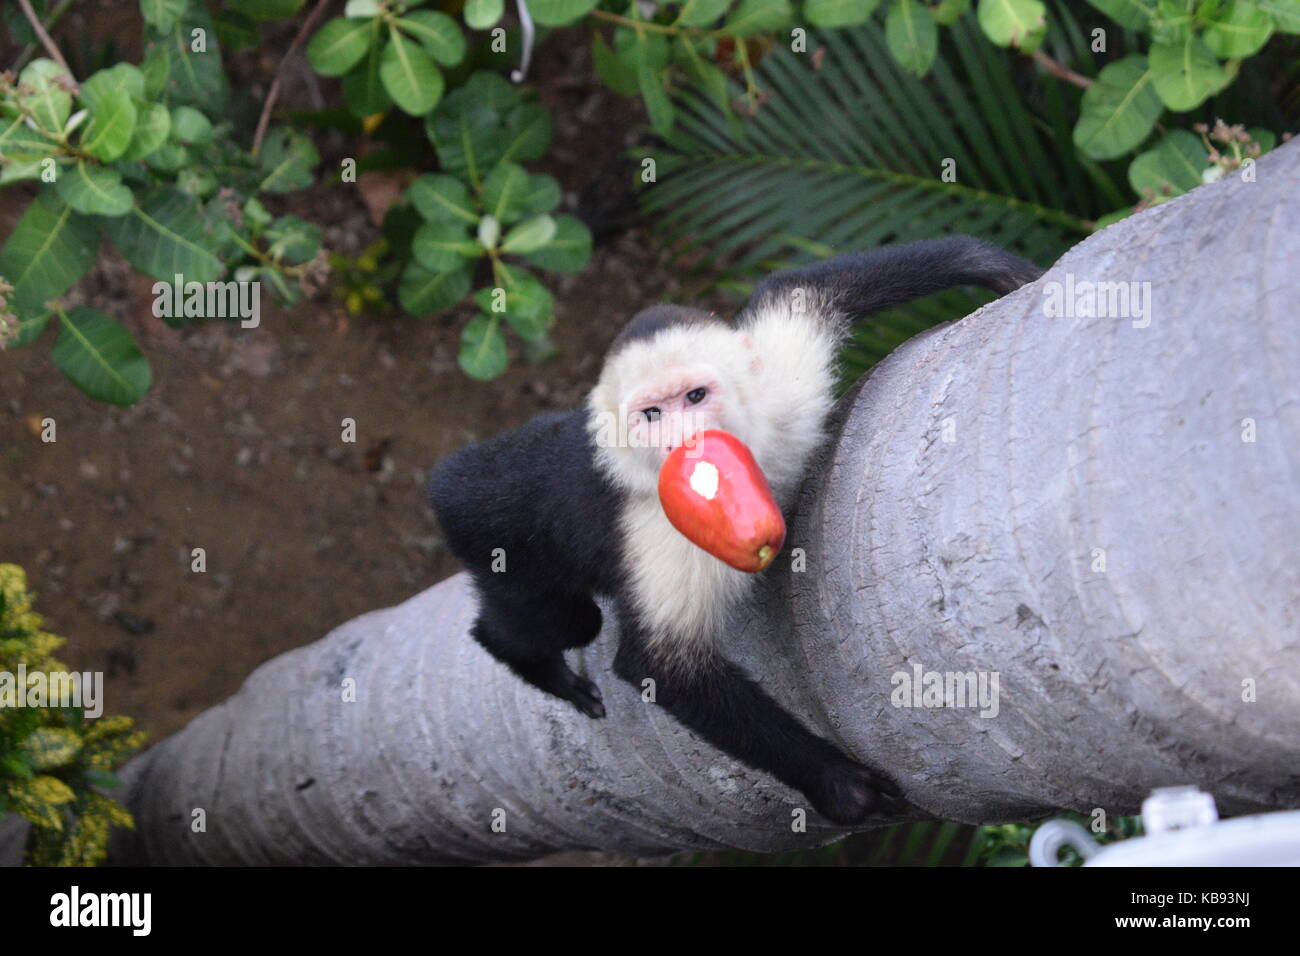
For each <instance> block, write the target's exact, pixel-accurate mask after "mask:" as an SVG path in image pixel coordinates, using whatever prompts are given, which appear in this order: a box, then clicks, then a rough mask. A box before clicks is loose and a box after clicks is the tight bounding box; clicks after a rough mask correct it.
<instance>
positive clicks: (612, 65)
mask: <svg viewBox="0 0 1300 956" xmlns="http://www.w3.org/2000/svg"><path fill="white" fill-rule="evenodd" d="M591 58H592V62H593V63H594V64H595V67H596V75H597V76H599V77H600V78H601V80H602V81H603V82H604V83H605V85H606V86H608V87H609V88H610V89H611V90H613V91H614V92H615V93H621V94H622V95H623V96H635V95H636V94H637V93H638V92H640V89H641V88H640V86H639V85H638V84H637V75H636V70H634V69H631V68H630V67H628V65H627V64H626V63H624V62H623V61H622V60H621V59H620V58H619V57H618V56H617V55H616V54H615V53H614V51H613V50H611V49H610V48H609V44H608V43H606V42H605V38H604V37H603V36H602V35H601V34H600V32H599V31H595V30H593V31H592V34H591Z"/></svg>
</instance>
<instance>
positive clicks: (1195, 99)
mask: <svg viewBox="0 0 1300 956" xmlns="http://www.w3.org/2000/svg"><path fill="white" fill-rule="evenodd" d="M1149 57H1150V62H1151V75H1152V78H1153V80H1154V83H1155V89H1156V93H1157V94H1158V95H1159V96H1160V99H1161V100H1162V101H1164V104H1165V106H1168V107H1169V108H1170V109H1171V110H1177V111H1179V112H1184V111H1186V110H1190V109H1194V108H1195V107H1197V106H1200V105H1201V104H1202V103H1204V102H1205V101H1206V100H1207V99H1209V97H1210V96H1212V95H1213V94H1214V93H1216V92H1217V91H1218V90H1219V89H1220V88H1222V86H1223V85H1224V83H1225V82H1226V77H1225V75H1224V72H1223V67H1221V66H1220V65H1219V61H1218V60H1216V59H1215V58H1214V55H1213V54H1212V53H1210V51H1209V50H1207V49H1206V48H1205V44H1204V43H1202V42H1201V39H1200V37H1198V36H1197V35H1196V34H1194V33H1188V34H1187V36H1186V37H1184V38H1183V40H1182V41H1180V42H1177V43H1160V42H1156V43H1153V44H1151V51H1150V53H1149Z"/></svg>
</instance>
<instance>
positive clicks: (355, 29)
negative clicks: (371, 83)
mask: <svg viewBox="0 0 1300 956" xmlns="http://www.w3.org/2000/svg"><path fill="white" fill-rule="evenodd" d="M374 38H375V31H374V30H373V29H372V26H371V23H370V21H368V20H347V19H345V18H343V17H337V18H335V19H333V20H330V21H329V22H328V23H326V24H325V25H324V26H323V27H321V28H320V29H319V30H317V31H316V35H315V36H313V37H312V38H311V42H310V43H308V44H307V62H309V63H310V64H311V68H312V69H313V70H315V71H316V72H317V73H319V74H321V76H342V75H343V74H345V73H347V72H348V70H350V69H352V68H353V67H354V66H356V65H357V64H358V63H360V62H361V58H362V57H363V56H365V55H366V51H367V50H368V49H370V44H371V42H372V41H373V40H374Z"/></svg>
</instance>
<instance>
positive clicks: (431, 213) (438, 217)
mask: <svg viewBox="0 0 1300 956" xmlns="http://www.w3.org/2000/svg"><path fill="white" fill-rule="evenodd" d="M406 198H407V199H409V200H410V201H411V204H412V205H414V206H415V208H416V210H417V211H418V212H419V213H420V215H421V216H422V217H424V218H425V219H427V220H428V221H429V222H445V221H447V220H461V221H463V222H467V223H470V224H471V225H472V224H474V223H476V222H478V218H479V217H478V209H477V208H476V207H475V205H474V201H473V200H472V199H471V198H470V195H469V190H468V189H467V188H465V184H464V183H462V182H461V181H460V180H459V179H457V178H456V177H455V176H447V175H445V174H441V173H430V174H426V175H424V176H421V177H420V178H419V179H417V180H416V181H415V182H413V183H411V185H410V186H409V187H408V188H407V190H406Z"/></svg>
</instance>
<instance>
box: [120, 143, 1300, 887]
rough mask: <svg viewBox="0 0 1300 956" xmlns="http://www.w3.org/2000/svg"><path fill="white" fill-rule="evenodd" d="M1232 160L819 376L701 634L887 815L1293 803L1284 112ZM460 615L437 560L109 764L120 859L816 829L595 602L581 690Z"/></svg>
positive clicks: (425, 853)
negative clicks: (526, 665) (851, 757)
mask: <svg viewBox="0 0 1300 956" xmlns="http://www.w3.org/2000/svg"><path fill="white" fill-rule="evenodd" d="M1257 175H1258V182H1242V181H1240V179H1239V177H1238V176H1235V175H1234V176H1231V177H1229V180H1228V181H1225V182H1223V183H1219V184H1216V185H1213V186H1207V187H1203V188H1200V189H1197V190H1195V191H1194V192H1192V193H1191V194H1189V195H1188V196H1186V197H1183V198H1180V199H1177V200H1174V201H1172V202H1169V203H1166V204H1164V205H1161V206H1158V207H1156V208H1154V209H1152V210H1150V211H1148V212H1145V213H1143V214H1141V215H1138V216H1134V217H1131V218H1130V219H1128V220H1125V221H1123V222H1120V223H1118V224H1116V225H1114V226H1111V227H1110V228H1108V229H1106V230H1104V231H1103V232H1101V233H1099V234H1097V235H1096V236H1094V237H1092V238H1090V239H1088V240H1087V241H1086V242H1084V243H1082V244H1081V245H1080V246H1078V247H1077V248H1075V249H1074V250H1072V251H1071V252H1070V253H1069V254H1068V255H1066V256H1065V257H1064V258H1063V259H1062V260H1061V261H1060V262H1059V263H1057V265H1056V266H1055V267H1054V268H1053V269H1052V270H1051V272H1049V273H1048V274H1047V275H1046V276H1045V277H1044V278H1043V279H1042V280H1040V281H1039V282H1038V283H1035V284H1034V285H1033V286H1030V287H1027V288H1025V289H1021V290H1020V291H1018V292H1016V293H1014V294H1012V295H1010V296H1007V297H1005V298H1003V299H1001V300H999V301H998V302H996V303H993V304H991V305H989V306H986V307H985V308H983V309H981V310H980V311H979V312H978V313H976V314H975V315H973V316H971V317H969V318H967V319H965V320H963V321H961V322H959V323H955V324H952V325H949V326H946V327H943V328H939V329H935V330H932V331H930V332H927V333H926V334H924V335H920V336H917V337H916V338H914V339H912V340H911V341H909V342H907V343H906V344H905V345H903V346H902V347H901V348H899V349H898V350H897V351H896V352H895V353H894V354H893V355H892V356H890V357H889V359H888V360H887V361H885V362H884V363H882V364H881V365H880V366H879V367H878V368H877V369H876V370H875V371H874V373H873V374H872V375H871V376H870V377H869V379H868V380H867V381H866V382H865V383H864V384H863V385H862V386H861V387H859V388H858V389H856V390H855V391H854V392H853V393H852V394H851V395H850V396H849V398H848V399H846V401H845V403H843V404H842V406H841V409H842V414H843V426H842V430H841V431H840V433H839V434H838V437H837V439H836V440H835V441H834V442H833V443H832V448H830V449H829V450H828V453H827V454H826V455H825V456H824V458H823V459H822V460H821V461H820V462H819V463H818V464H817V465H816V466H815V467H814V469H813V471H812V473H811V474H810V477H809V480H808V482H807V483H806V485H805V487H804V490H803V495H802V497H801V501H800V505H799V507H798V508H797V514H795V515H792V516H791V518H792V520H791V522H790V533H789V537H788V539H787V546H786V547H787V554H786V557H787V560H786V561H781V560H778V562H777V565H776V566H774V567H773V569H772V571H771V572H769V573H768V574H767V575H765V577H764V580H763V581H762V582H761V585H760V589H759V596H758V599H757V600H756V601H755V602H754V603H753V605H752V606H750V607H747V608H746V609H745V610H744V613H742V614H740V615H739V616H738V619H737V620H735V621H734V622H733V624H732V627H731V628H730V629H729V631H728V633H727V634H726V635H724V636H723V638H722V645H723V647H724V648H725V649H726V652H727V653H728V654H729V655H730V656H732V657H733V658H734V659H735V660H737V662H739V663H741V664H742V665H743V666H744V667H746V668H747V669H748V670H749V671H750V673H752V674H754V675H755V676H757V677H760V678H761V680H762V682H763V684H764V686H765V687H767V688H768V689H769V691H770V692H771V693H772V694H774V695H775V696H776V697H777V698H778V699H780V700H782V701H784V702H785V703H786V704H787V706H789V707H790V708H792V709H793V710H794V711H795V712H796V713H798V714H800V715H801V716H802V717H803V718H804V719H806V720H807V721H809V722H810V723H811V724H812V725H813V726H814V727H816V728H819V729H820V731H821V732H823V733H825V734H827V735H829V736H831V737H832V738H834V739H836V740H838V741H840V742H841V743H842V745H843V746H844V747H845V749H846V750H847V751H849V752H850V753H853V754H855V755H857V757H858V758H860V759H862V760H863V761H865V762H868V763H871V764H873V765H875V766H877V767H880V768H881V769H883V770H884V771H886V772H888V773H889V774H891V775H892V776H893V777H894V778H895V779H897V780H898V781H899V782H900V783H901V785H902V787H903V788H904V790H905V793H906V795H907V798H908V800H909V801H910V802H911V803H912V804H914V805H915V807H916V810H915V814H914V815H913V817H912V818H914V819H919V818H924V817H926V816H928V815H933V816H935V817H942V818H945V819H953V820H963V821H972V822H976V821H978V822H993V821H1004V820H1012V819H1022V818H1025V817H1030V816H1034V815H1037V814H1042V813H1045V812H1047V811H1049V810H1051V809H1053V808H1058V807H1066V808H1072V809H1076V810H1083V811H1088V810H1092V809H1093V808H1095V807H1101V808H1104V809H1105V810H1106V811H1107V812H1109V813H1129V812H1133V811H1134V810H1135V809H1136V808H1137V807H1138V804H1139V802H1140V800H1141V799H1142V797H1143V796H1144V795H1145V794H1146V792H1147V791H1148V790H1149V789H1150V788H1152V787H1157V786H1162V785H1169V784H1179V783H1195V784H1198V785H1200V786H1201V787H1202V788H1205V789H1207V790H1209V791H1211V792H1213V793H1214V795H1215V796H1216V798H1217V799H1218V800H1219V804H1220V807H1221V809H1222V810H1224V811H1226V812H1241V811H1246V810H1262V809H1278V808H1282V807H1296V806H1300V776H1298V775H1297V768H1300V561H1297V560H1296V558H1297V550H1298V547H1300V500H1298V490H1297V489H1300V378H1298V376H1297V373H1298V372H1300V332H1298V331H1297V317H1296V308H1297V304H1298V303H1300V229H1298V228H1297V222H1300V144H1294V143H1293V144H1289V145H1287V146H1284V147H1282V148H1281V149H1279V150H1278V151H1276V152H1275V153H1274V154H1272V155H1270V156H1267V157H1265V158H1264V159H1263V161H1262V162H1260V164H1259V165H1258V168H1257ZM1067 281H1073V283H1074V286H1073V288H1074V289H1075V290H1076V291H1077V289H1078V288H1079V283H1082V282H1085V281H1104V282H1112V283H1113V282H1130V281H1132V282H1137V283H1149V284H1148V285H1146V286H1142V287H1140V288H1143V289H1145V290H1146V291H1145V292H1144V294H1143V295H1144V297H1143V299H1142V300H1140V304H1141V305H1149V306H1150V312H1149V324H1146V322H1145V321H1144V320H1143V319H1142V318H1140V317H1139V318H1131V317H1128V316H1126V317H1121V318H1087V317H1076V316H1073V315H1067V316H1063V317H1054V318H1053V317H1048V316H1047V315H1045V314H1044V304H1045V302H1046V301H1048V293H1049V291H1050V290H1053V289H1057V290H1063V291H1068V288H1065V287H1064V286H1063V285H1062V286H1053V285H1051V284H1052V283H1061V284H1064V283H1067ZM1132 311H1133V310H1132V309H1131V310H1130V314H1131V313H1132ZM793 549H803V554H804V557H805V559H806V568H805V569H804V570H802V571H798V570H791V567H790V561H789V558H791V557H795V556H796V555H797V552H795V551H794V550H793ZM473 613H474V605H473V599H472V595H471V594H470V592H469V591H468V590H467V582H466V578H465V576H464V575H457V576H456V577H453V578H451V579H449V580H447V581H444V582H442V583H441V584H438V585H436V586H435V587H433V588H430V589H429V590H427V591H425V592H423V593H421V594H418V595H416V596H415V597H413V598H411V599H410V600H409V601H407V602H406V603H404V604H402V605H400V606H398V607H394V608H389V609H387V610H382V611H376V612H373V613H370V614H366V615H364V616H362V617H360V618H357V619H356V620H353V621H350V622H349V623H347V624H345V625H343V626H342V627H340V628H338V629H336V630H335V631H334V632H333V633H331V634H330V635H328V636H327V637H326V638H324V639H323V640H321V641H319V642H317V643H315V644H311V645H309V646H306V647H303V648H300V649H298V650H295V651H293V652H291V653H288V654H285V655H283V656H281V657H279V658H276V659H275V660H273V661H270V662H269V663H267V664H266V665H264V666H263V667H261V668H259V669H258V670H257V671H256V672H255V673H254V674H253V675H252V676H251V677H250V678H249V679H248V681H247V683H246V684H245V685H244V687H243V689H242V690H241V691H240V692H239V693H238V694H237V695H236V696H234V697H233V698H231V699H230V700H228V701H226V702H225V703H223V704H221V705H220V706H217V707H214V708H212V709H211V710H209V711H207V712H206V713H204V714H202V715H201V716H200V717H198V718H197V719H196V720H195V721H194V722H193V723H192V724H190V726H189V727H187V728H186V729H185V730H183V731H182V732H180V733H179V734H177V735H175V736H174V737H171V738H170V739H168V740H166V741H163V742H162V743H160V744H159V745H157V746H156V747H154V748H153V749H151V750H150V751H148V752H147V753H145V754H143V755H141V756H140V757H139V758H137V759H136V760H134V761H133V762H132V763H131V764H130V765H129V767H128V768H127V770H126V773H125V775H124V776H125V779H126V786H125V789H124V796H125V799H126V801H127V802H128V804H129V806H130V808H131V809H132V811H133V812H134V813H135V815H136V822H137V831H136V833H135V834H127V835H124V837H123V839H121V840H119V841H118V842H117V843H116V845H115V847H114V855H113V859H114V860H115V861H117V862H137V863H152V864H187V863H210V864H295V863H298V864H301V863H309V864H310V863H356V864H421V863H436V862H447V861H489V860H510V859H519V858H526V857H532V856H537V855H540V854H543V853H546V852H549V851H554V850H560V849H565V848H597V849H604V850H610V851H617V852H622V853H630V854H650V853H661V852H666V851H671V850H677V849H683V848H718V847H740V848H747V849H756V850H778V849H785V848H792V847H799V846H812V845H816V844H819V843H824V842H827V841H828V840H830V839H833V838H835V837H837V836H839V835H840V834H841V833H842V832H843V831H842V830H839V829H836V828H833V827H831V826H830V825H828V824H826V823H825V822H824V821H820V820H819V819H818V818H817V817H816V815H815V814H814V813H812V812H811V811H809V814H808V816H809V820H808V827H807V832H800V828H799V827H798V826H797V825H796V824H797V821H798V817H799V815H800V813H799V811H798V809H797V808H799V807H801V806H803V805H804V801H803V799H802V797H801V796H800V795H799V794H797V793H795V792H793V791H791V790H789V789H787V788H786V787H784V786H782V785H780V784H778V783H777V782H775V781H774V780H772V779H770V778H768V777H766V776H765V775H763V774H761V773H757V772H755V771H752V770H750V769H748V768H746V767H744V766H742V765H740V764H738V763H736V762H735V761H733V760H731V759H730V758H728V757H726V756H724V755H722V754H720V753H719V752H717V751H716V750H714V749H713V748H712V747H710V746H708V745H707V744H705V743H704V742H702V741H701V740H699V739H698V738H696V737H694V736H692V735H691V734H690V733H689V732H687V731H685V730H683V729H682V728H681V727H680V726H678V725H677V724H676V723H675V722H674V721H673V719H672V718H671V717H669V716H668V715H667V714H665V713H663V712H662V711H661V710H659V709H658V708H657V707H656V706H655V705H653V704H647V703H643V702H642V700H641V697H640V696H639V694H638V693H637V691H636V690H635V689H634V688H632V687H630V686H628V685H626V684H623V683H622V682H620V681H618V680H617V679H616V678H615V677H614V676H613V675H612V673H611V669H610V665H611V660H612V657H613V653H614V649H615V644H616V634H615V633H613V632H614V631H616V626H615V622H614V621H613V620H612V619H610V620H609V623H608V625H607V628H606V630H607V632H609V633H606V634H604V635H602V637H601V638H600V639H599V640H598V641H596V643H595V644H593V645H592V646H591V647H590V648H588V649H586V650H585V651H584V652H582V654H581V655H578V657H579V659H580V661H581V669H582V671H583V672H585V673H586V674H588V675H589V676H592V677H593V678H594V679H596V680H597V681H598V682H599V684H600V686H601V688H602V690H603V691H604V695H605V701H606V705H607V707H608V709H609V716H608V717H607V718H606V719H604V720H589V719H588V718H586V717H583V716H581V715H580V714H578V713H577V712H576V711H575V710H574V709H573V708H572V707H570V706H569V705H567V704H564V703H561V702H560V701H558V700H555V699H553V698H550V697H547V696H544V695H543V694H542V693H540V692H538V691H536V690H534V689H532V688H531V687H528V686H526V685H524V684H523V683H522V682H521V681H519V680H518V679H517V678H515V677H513V676H512V675H511V674H510V673H509V672H508V671H507V670H506V669H505V668H504V667H503V666H501V665H500V664H498V663H497V662H496V661H494V660H493V659H492V658H490V657H489V656H488V655H487V654H486V653H485V652H484V651H483V650H481V649H480V648H479V647H478V646H477V645H475V644H474V643H473V641H472V640H470V639H469V637H468V635H467V627H468V625H469V624H470V621H471V620H472V617H473ZM608 618H609V615H607V619H608ZM914 668H919V669H920V670H921V671H925V672H961V673H967V672H970V673H974V674H975V675H977V676H981V677H983V678H985V679H991V678H992V677H993V676H996V678H997V690H998V694H997V697H996V714H995V715H993V714H990V713H989V712H988V709H985V710H984V711H983V712H982V711H981V708H980V707H978V706H967V707H934V706H897V705H898V704H899V703H909V704H910V703H912V702H913V701H912V698H911V695H910V694H909V695H907V699H906V701H900V700H899V697H900V695H901V693H902V692H901V690H900V689H899V687H898V678H897V676H896V675H912V674H913V673H914V670H913V669H914ZM349 680H351V681H355V687H356V702H345V701H344V700H343V686H344V684H345V682H346V681H349ZM200 808H201V809H202V810H203V811H204V812H205V814H206V832H203V833H194V832H192V829H191V820H192V816H193V814H194V811H196V810H197V809H200ZM792 811H793V812H792ZM494 822H496V823H497V824H498V826H497V827H495V828H494ZM502 822H503V823H504V831H503V832H498V831H499V830H500V826H499V824H500V823H502ZM883 822H890V821H883Z"/></svg>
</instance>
